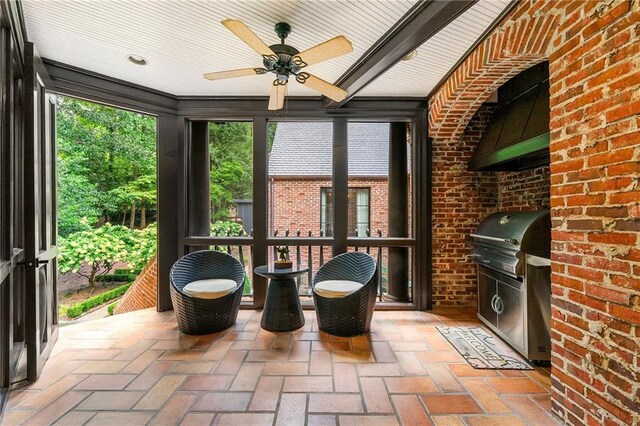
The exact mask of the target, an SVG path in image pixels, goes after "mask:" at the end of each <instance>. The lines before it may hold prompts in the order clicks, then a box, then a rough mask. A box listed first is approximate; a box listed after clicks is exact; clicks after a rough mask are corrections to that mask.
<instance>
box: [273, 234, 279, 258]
mask: <svg viewBox="0 0 640 426" xmlns="http://www.w3.org/2000/svg"><path fill="white" fill-rule="evenodd" d="M273 236H274V237H277V236H278V230H277V229H276V230H275V231H273ZM276 260H278V250H276V246H273V261H274V262H275V261H276Z"/></svg>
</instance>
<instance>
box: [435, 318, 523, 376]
mask: <svg viewBox="0 0 640 426" xmlns="http://www.w3.org/2000/svg"><path fill="white" fill-rule="evenodd" d="M436 328H437V329H438V331H439V332H440V333H441V334H442V335H443V336H444V338H445V339H447V340H448V341H449V343H451V344H452V345H453V347H454V348H456V350H457V351H458V352H460V355H462V356H463V357H464V359H465V360H466V361H467V362H468V363H469V365H471V366H472V367H473V368H478V369H489V370H533V368H532V367H531V366H530V365H529V364H528V363H527V362H526V361H525V360H524V359H522V357H521V356H520V355H519V354H518V353H516V352H515V351H514V350H513V349H511V348H510V347H509V346H508V345H507V344H506V343H504V342H503V341H502V340H500V339H498V338H497V337H495V336H493V335H492V334H489V332H487V331H486V330H485V329H484V328H483V327H479V326H474V327H447V326H444V325H438V326H436Z"/></svg>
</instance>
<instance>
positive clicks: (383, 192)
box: [269, 122, 389, 236]
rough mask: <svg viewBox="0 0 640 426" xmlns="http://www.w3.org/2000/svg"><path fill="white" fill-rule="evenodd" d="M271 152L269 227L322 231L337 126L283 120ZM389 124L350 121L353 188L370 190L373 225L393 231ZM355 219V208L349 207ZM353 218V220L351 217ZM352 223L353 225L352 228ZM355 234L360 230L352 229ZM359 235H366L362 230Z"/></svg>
mask: <svg viewBox="0 0 640 426" xmlns="http://www.w3.org/2000/svg"><path fill="white" fill-rule="evenodd" d="M277 126H278V127H277V128H276V133H275V137H274V142H273V146H272V148H271V153H270V156H269V199H270V208H269V230H270V234H271V235H273V233H274V232H275V231H276V230H277V231H278V233H279V235H283V234H284V232H285V231H286V230H287V229H288V230H290V231H291V234H295V233H296V232H297V231H298V230H300V231H301V233H302V235H308V232H309V231H311V232H312V235H314V236H319V235H320V228H321V220H322V218H321V198H322V195H321V192H322V189H323V188H331V185H332V182H331V175H332V142H333V137H332V133H331V132H332V125H331V123H326V122H282V123H278V125H277ZM388 163H389V124H388V123H350V124H349V187H350V188H363V189H367V188H368V189H369V190H370V192H369V228H370V229H371V233H372V235H375V234H376V233H377V230H380V231H381V232H382V235H386V234H387V208H388V206H387V191H388ZM349 214H350V223H351V222H352V220H353V221H354V222H355V217H354V215H355V214H356V213H355V209H353V208H350V209H349ZM351 218H353V219H351ZM350 228H352V227H350ZM349 235H352V236H355V229H353V230H352V229H349ZM359 236H364V235H360V234H359Z"/></svg>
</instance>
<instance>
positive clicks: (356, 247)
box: [354, 228, 358, 251]
mask: <svg viewBox="0 0 640 426" xmlns="http://www.w3.org/2000/svg"><path fill="white" fill-rule="evenodd" d="M355 234H356V238H358V228H356V232H355ZM354 247H355V249H356V251H358V246H354Z"/></svg>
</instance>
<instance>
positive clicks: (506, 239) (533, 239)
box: [470, 210, 551, 361]
mask: <svg viewBox="0 0 640 426" xmlns="http://www.w3.org/2000/svg"><path fill="white" fill-rule="evenodd" d="M470 243H471V245H472V247H473V252H472V257H473V259H474V260H475V262H476V263H477V264H478V318H480V320H481V321H482V322H484V323H485V324H486V325H487V326H488V327H489V328H491V329H492V330H493V331H494V332H495V333H496V334H497V335H499V336H500V337H501V338H502V339H503V340H505V341H506V342H507V343H509V344H510V345H511V346H512V347H513V348H514V349H516V350H517V351H518V352H520V353H521V354H522V355H523V356H524V357H526V358H527V359H528V360H531V361H549V360H550V355H551V341H550V326H551V261H550V244H551V218H550V215H549V211H548V210H539V211H534V212H500V213H494V214H492V215H490V216H488V217H487V218H486V219H485V220H483V221H482V223H481V224H480V226H478V229H477V230H476V232H475V233H474V234H471V238H470Z"/></svg>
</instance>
